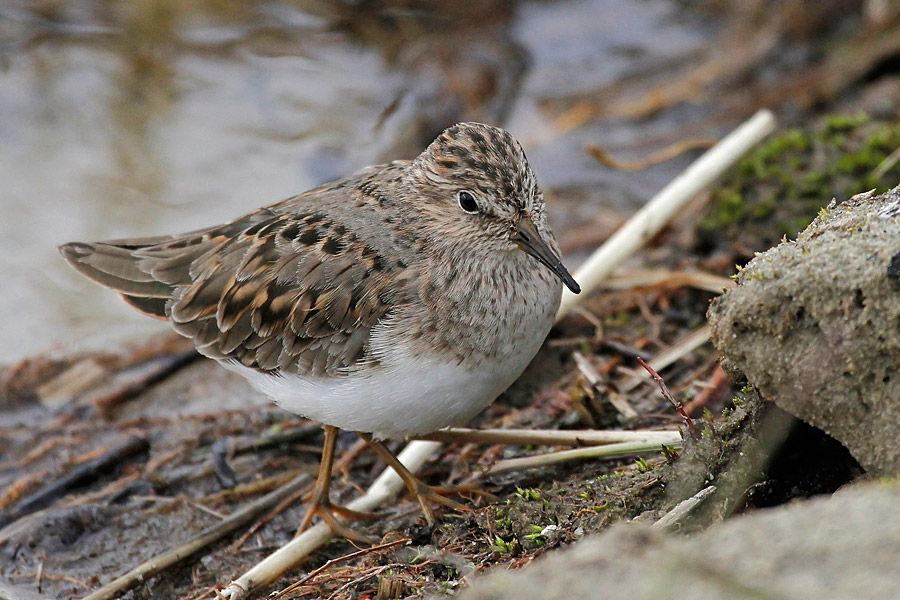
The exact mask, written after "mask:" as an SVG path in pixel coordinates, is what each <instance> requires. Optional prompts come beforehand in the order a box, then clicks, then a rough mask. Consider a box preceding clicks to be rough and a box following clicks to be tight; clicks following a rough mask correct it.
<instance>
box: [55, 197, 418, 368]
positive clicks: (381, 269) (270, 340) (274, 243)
mask: <svg viewBox="0 0 900 600" xmlns="http://www.w3.org/2000/svg"><path fill="white" fill-rule="evenodd" d="M60 250H61V252H62V254H63V256H64V257H65V258H66V260H68V261H69V263H70V264H71V265H72V266H73V267H75V268H76V269H77V270H78V271H80V272H81V273H83V274H85V275H86V276H87V277H89V278H91V279H93V280H94V281H96V282H98V283H100V284H102V285H105V286H107V287H110V288H112V289H114V290H115V291H117V292H119V294H120V295H121V296H122V298H123V299H124V300H125V301H126V302H128V303H129V304H131V305H132V306H134V307H135V308H137V309H138V310H141V311H142V312H144V313H146V314H149V315H151V316H156V317H159V318H167V319H169V320H170V321H171V322H172V324H173V326H174V327H175V329H176V330H177V331H179V332H180V333H182V334H183V335H185V336H188V337H190V338H192V339H193V340H194V343H195V344H196V346H197V349H198V350H199V351H200V352H201V353H202V354H204V355H206V356H209V357H211V358H216V359H234V360H237V361H239V362H241V363H242V364H244V365H246V366H248V367H252V368H255V369H259V370H262V371H271V370H274V369H282V370H286V371H290V372H299V373H306V374H315V375H327V374H334V373H335V372H336V371H337V370H338V369H340V368H343V367H350V366H352V365H354V364H355V363H357V362H359V361H361V360H363V359H365V358H367V351H368V344H369V336H370V333H371V329H372V327H374V326H375V324H376V323H377V322H378V321H379V320H380V319H381V318H382V317H384V316H385V314H386V313H387V312H388V311H389V310H391V308H392V307H394V306H395V305H396V304H397V303H398V302H399V301H400V300H399V297H400V294H399V293H398V286H400V285H402V283H403V279H404V272H405V269H406V267H405V265H404V264H403V263H402V261H401V260H400V259H399V258H398V257H396V256H390V255H387V254H385V253H384V252H379V251H377V250H375V249H374V248H372V247H371V246H369V245H367V244H366V243H365V242H363V241H362V240H361V239H360V238H359V237H358V236H356V235H354V234H353V233H352V232H350V231H348V230H347V229H346V228H345V227H344V226H342V225H340V224H338V223H335V222H334V221H333V220H332V219H329V218H328V217H327V216H326V215H324V214H321V213H318V212H315V211H309V212H305V213H299V214H285V213H281V212H278V211H277V210H274V207H270V208H263V209H260V210H258V211H256V212H253V213H251V214H249V215H246V216H244V217H241V218H240V219H237V220H236V221H233V222H231V223H228V224H226V225H222V226H219V227H214V228H210V229H206V230H201V231H196V232H192V233H188V234H184V235H180V236H172V237H161V238H145V239H134V240H116V241H111V242H100V243H93V244H82V243H73V244H67V245H65V246H62V247H61V248H60Z"/></svg>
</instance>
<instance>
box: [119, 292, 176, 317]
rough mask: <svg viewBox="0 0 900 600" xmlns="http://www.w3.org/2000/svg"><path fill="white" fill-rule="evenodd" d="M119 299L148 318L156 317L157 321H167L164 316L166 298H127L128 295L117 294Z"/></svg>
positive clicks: (165, 315)
mask: <svg viewBox="0 0 900 600" xmlns="http://www.w3.org/2000/svg"><path fill="white" fill-rule="evenodd" d="M119 297H120V298H122V300H124V301H125V303H126V304H127V305H128V306H130V307H132V308H135V309H137V310H138V311H140V312H142V313H144V314H145V315H147V316H148V317H156V318H157V319H164V320H167V319H168V315H167V314H166V303H167V302H168V299H167V298H147V297H142V296H129V295H128V294H119Z"/></svg>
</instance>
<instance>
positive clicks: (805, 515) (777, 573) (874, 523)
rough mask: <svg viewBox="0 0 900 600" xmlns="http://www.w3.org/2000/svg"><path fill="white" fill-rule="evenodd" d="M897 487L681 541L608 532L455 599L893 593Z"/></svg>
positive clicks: (897, 591) (795, 597) (781, 599)
mask: <svg viewBox="0 0 900 600" xmlns="http://www.w3.org/2000/svg"><path fill="white" fill-rule="evenodd" d="M897 565H900V485H898V484H897V483H896V482H894V483H892V484H891V485H881V484H868V485H862V486H857V487H855V488H853V489H847V490H844V491H842V492H839V493H837V494H835V495H834V496H832V497H827V498H823V497H820V498H817V499H813V500H808V501H805V502H802V503H796V504H791V505H788V506H782V507H778V508H773V509H767V510H761V511H758V512H756V513H752V514H749V515H746V516H742V517H736V518H734V519H732V520H730V521H728V522H726V523H723V524H721V525H717V526H714V527H712V528H710V529H708V530H706V531H704V532H703V533H701V534H698V535H696V536H692V537H689V538H685V537H679V536H677V535H672V534H669V535H667V534H664V533H661V532H660V531H657V530H650V529H649V527H647V526H646V525H643V524H639V523H626V524H620V525H617V526H614V527H613V528H611V529H610V530H609V531H607V532H606V533H604V534H602V535H599V536H597V537H596V538H591V539H586V540H584V541H583V542H580V543H578V544H576V545H574V546H573V547H572V548H569V549H566V550H563V551H560V552H557V553H555V554H552V555H550V556H548V557H547V558H545V559H543V560H540V561H538V562H536V563H535V564H533V565H530V566H529V567H527V568H525V569H523V570H521V571H518V572H509V571H503V572H494V573H491V574H490V575H488V576H486V577H483V578H481V579H476V580H475V582H474V584H473V585H472V587H471V588H470V589H468V590H466V591H465V592H464V593H463V594H461V595H460V598H461V600H500V599H510V600H513V599H515V600H528V599H531V598H535V599H538V598H539V599H541V600H581V599H594V598H603V599H604V600H607V599H608V600H617V599H619V598H621V599H623V600H626V599H627V600H644V599H646V600H650V599H652V600H668V599H672V600H684V599H685V598H691V599H692V600H726V599H727V600H742V599H748V600H750V599H752V600H763V599H765V600H786V599H791V600H807V599H809V600H813V599H816V600H818V599H821V598H836V599H837V598H846V599H851V598H852V599H855V600H876V599H882V598H883V599H885V600H887V599H896V598H898V597H900V569H898V568H897Z"/></svg>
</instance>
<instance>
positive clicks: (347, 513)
mask: <svg viewBox="0 0 900 600" xmlns="http://www.w3.org/2000/svg"><path fill="white" fill-rule="evenodd" d="M323 427H324V429H325V442H324V443H323V444H322V461H321V462H320V463H319V475H318V477H317V478H316V485H315V487H314V488H313V495H312V498H311V499H310V501H309V508H308V509H307V510H306V516H304V517H303V521H301V522H300V527H298V528H297V534H298V535H299V534H300V533H301V532H302V531H303V530H304V529H306V528H307V527H309V525H310V523H312V520H313V518H314V517H316V516H320V517H322V520H323V521H325V522H326V523H328V526H329V527H331V530H332V531H334V532H335V533H336V534H338V535H342V536H344V537H345V538H347V539H350V540H356V541H361V542H365V543H371V542H372V541H373V540H372V539H370V538H369V537H368V536H366V535H363V534H361V533H359V532H357V531H354V530H353V529H351V528H349V527H347V526H346V525H344V524H343V523H342V522H340V521H339V520H338V519H336V518H335V516H334V515H336V514H337V515H341V516H343V517H347V518H348V519H353V520H357V519H373V518H376V517H377V516H378V515H376V514H375V513H367V512H360V511H356V510H350V509H349V508H347V507H344V506H340V505H337V504H332V503H331V495H330V493H331V468H332V466H333V464H334V449H335V447H336V445H337V436H338V429H337V427H332V426H331V425H324V426H323Z"/></svg>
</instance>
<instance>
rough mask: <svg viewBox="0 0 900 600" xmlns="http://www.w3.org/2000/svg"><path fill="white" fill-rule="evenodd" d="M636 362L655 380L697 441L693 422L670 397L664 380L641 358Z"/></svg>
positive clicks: (682, 408) (673, 398) (678, 402)
mask: <svg viewBox="0 0 900 600" xmlns="http://www.w3.org/2000/svg"><path fill="white" fill-rule="evenodd" d="M637 361H638V362H639V363H641V366H642V367H644V368H645V369H647V372H648V373H650V375H651V376H652V377H653V379H655V380H656V383H657V384H658V385H659V390H660V391H661V392H662V395H663V397H664V398H665V399H666V400H668V401H669V402H671V403H672V405H673V406H674V407H675V409H676V410H677V411H678V413H679V414H680V415H681V418H682V419H683V420H684V424H685V425H687V428H688V431H690V433H691V438H693V439H697V430H696V429H695V428H694V420H693V419H692V418H691V416H690V415H689V414H687V413H686V412H685V410H684V406H683V405H682V404H681V402H680V401H679V400H677V399H676V398H675V396H673V395H672V393H671V392H670V391H669V388H668V386H666V382H665V380H663V378H662V377H661V376H660V374H659V373H657V372H656V371H655V370H653V367H651V366H650V365H648V364H647V363H646V362H644V360H643V359H642V358H638V359H637Z"/></svg>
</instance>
